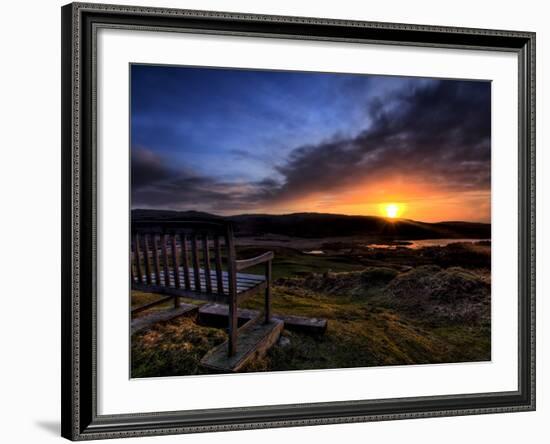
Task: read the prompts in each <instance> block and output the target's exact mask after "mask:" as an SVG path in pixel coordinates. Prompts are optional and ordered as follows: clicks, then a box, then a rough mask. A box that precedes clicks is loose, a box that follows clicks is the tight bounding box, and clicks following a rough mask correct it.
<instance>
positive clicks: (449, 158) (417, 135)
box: [132, 81, 491, 212]
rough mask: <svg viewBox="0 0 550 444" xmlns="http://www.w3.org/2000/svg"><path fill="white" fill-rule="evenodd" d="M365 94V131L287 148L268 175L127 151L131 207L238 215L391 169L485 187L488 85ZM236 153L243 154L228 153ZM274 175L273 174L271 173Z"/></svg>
mask: <svg viewBox="0 0 550 444" xmlns="http://www.w3.org/2000/svg"><path fill="white" fill-rule="evenodd" d="M411 85H416V86H411V87H410V88H409V89H407V90H401V91H399V92H393V93H391V94H390V95H387V96H386V97H384V98H383V100H382V99H381V98H378V99H371V100H370V101H369V103H368V104H367V105H366V115H367V116H368V118H367V119H366V123H365V125H366V128H365V129H364V130H363V131H362V132H360V133H359V134H358V135H357V136H355V137H351V138H342V137H340V138H333V139H331V140H327V141H325V142H323V143H320V144H316V145H305V146H301V147H298V148H296V149H294V150H293V151H291V153H290V155H289V157H288V158H287V159H286V161H285V162H284V163H282V164H279V165H276V166H275V167H274V169H275V172H274V177H268V178H265V179H264V180H262V181H260V182H254V183H233V182H231V183H229V182H224V181H223V180H219V179H217V178H216V177H205V176H200V175H198V174H196V173H194V172H192V171H183V172H182V171H175V170H173V169H171V168H170V166H168V165H167V164H165V163H163V162H162V161H161V159H160V158H159V157H158V156H156V155H155V154H154V153H153V152H152V151H148V150H146V149H143V148H141V149H135V150H134V151H133V154H132V199H133V202H132V204H133V206H134V207H138V206H149V207H164V208H166V207H172V208H189V209H190V208H193V209H200V210H204V211H216V210H217V211H230V212H239V211H244V210H248V209H253V208H257V207H267V206H269V204H270V203H271V204H272V203H278V202H284V201H286V200H291V199H295V198H297V197H303V196H306V195H308V194H310V193H314V192H319V191H337V190H339V189H343V188H346V187H348V186H350V185H356V184H357V183H365V182H366V183H368V182H369V181H371V180H372V181H373V183H374V182H375V181H376V180H378V179H379V178H381V177H385V176H388V175H389V174H391V175H394V174H399V175H402V176H403V177H405V178H406V177H408V176H414V177H416V178H418V177H420V178H424V180H425V181H426V182H427V183H429V184H431V185H432V186H435V187H439V188H441V189H442V190H445V191H456V192H461V191H469V190H489V189H490V179H491V178H490V158H491V85H490V83H489V82H472V81H430V82H423V83H422V84H421V86H420V85H419V84H418V83H416V84H415V83H414V82H413V83H411ZM232 154H233V155H234V156H236V157H240V156H246V155H248V153H247V152H246V151H243V150H233V152H232ZM275 177H276V178H275Z"/></svg>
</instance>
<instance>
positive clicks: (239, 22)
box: [61, 3, 535, 440]
mask: <svg viewBox="0 0 550 444" xmlns="http://www.w3.org/2000/svg"><path fill="white" fill-rule="evenodd" d="M61 14H62V34H61V45H62V66H61V71H62V78H61V82H62V97H61V101H62V127H61V133H62V331H61V335H62V436H64V437H65V438H68V439H71V440H84V439H100V438H118V437H130V436H146V435H161V434H176V433H193V432H208V431H223V430H237V429H252V428H268V427H287V426H301V425H315V424H331V423H346V422H362V421H378V420H389V419H405V418H424V417H434V416H452V415H471V414H484V413H500V412H516V411H527V410H534V409H535V33H533V32H518V31H501V30H487V29H468V28H451V27H440V26H424V25H408V24H395V23H375V22H359V21H351V20H332V19H320V18H304V17H281V16H266V15H252V14H236V13H225V12H210V11H191V10H177V9H163V8H146V7H132V6H117V5H103V4H84V3H82V4H81V3H72V4H68V5H66V6H64V7H63V8H62V10H61ZM99 27H107V28H109V27H117V28H121V27H123V28H126V29H130V30H131V29H137V28H141V29H143V27H146V28H147V29H148V30H169V31H175V32H180V31H186V32H189V31H191V32H193V31H194V32H207V33H214V34H232V35H243V36H262V37H273V38H280V37H285V38H293V39H313V40H321V41H322V40H329V41H332V40H337V41H341V42H356V43H357V42H360V43H377V44H393V45H414V46H425V47H437V48H462V49H480V50H490V51H508V52H513V53H515V54H516V55H517V57H518V62H519V63H518V65H519V76H518V78H519V138H518V159H519V184H518V193H519V208H518V214H519V232H518V238H519V258H518V259H519V268H518V277H519V288H518V292H519V307H518V313H519V329H518V344H519V348H518V359H519V361H518V362H519V370H518V376H519V381H518V390H517V391H510V392H496V393H472V394H467V395H452V396H426V397H414V398H393V399H384V400H364V401H341V402H326V403H313V404H311V403H310V404H296V405H275V406H260V407H239V408H220V409H209V410H192V411H189V410H188V411H175V412H150V413H143V414H120V415H109V416H99V415H98V414H97V409H96V405H97V391H96V372H95V365H96V364H95V351H96V341H95V338H96V330H95V328H96V294H95V292H96V249H97V245H96V211H97V208H96V174H97V164H96V159H95V156H96V146H95V140H96V138H95V120H96V119H95V117H96V116H95V113H96V110H95V81H94V76H95V38H96V30H97V29H98V28H99Z"/></svg>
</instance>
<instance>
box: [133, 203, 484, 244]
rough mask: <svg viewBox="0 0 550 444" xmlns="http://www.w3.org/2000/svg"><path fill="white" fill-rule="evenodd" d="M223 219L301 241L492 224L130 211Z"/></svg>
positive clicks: (446, 231)
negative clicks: (223, 215)
mask: <svg viewBox="0 0 550 444" xmlns="http://www.w3.org/2000/svg"><path fill="white" fill-rule="evenodd" d="M189 219H224V220H229V221H231V222H232V223H233V226H234V230H235V234H236V235H238V236H259V235H262V234H268V233H269V234H278V235H285V236H293V237H303V238H322V237H336V236H358V235H365V236H367V235H368V236H380V237H383V238H387V239H388V238H390V239H443V238H457V239H458V238H472V239H487V238H490V237H491V224H484V223H475V222H459V221H456V222H455V221H453V222H437V223H428V222H417V221H414V220H409V219H397V220H393V221H391V220H388V219H385V218H383V217H377V216H346V215H342V214H324V213H293V214H283V215H273V214H241V215H236V216H227V217H222V216H216V215H213V214H209V213H203V212H198V211H167V210H142V209H135V210H132V220H134V221H139V220H189Z"/></svg>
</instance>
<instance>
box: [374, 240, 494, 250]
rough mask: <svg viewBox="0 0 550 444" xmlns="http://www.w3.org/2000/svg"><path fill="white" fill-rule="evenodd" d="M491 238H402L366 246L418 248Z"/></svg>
mask: <svg viewBox="0 0 550 444" xmlns="http://www.w3.org/2000/svg"><path fill="white" fill-rule="evenodd" d="M490 241H491V239H420V240H403V241H396V242H390V243H372V244H367V245H366V246H368V247H370V248H386V249H396V248H403V247H406V248H410V249H412V250H418V249H419V248H424V247H445V246H447V245H449V244H456V243H474V242H490Z"/></svg>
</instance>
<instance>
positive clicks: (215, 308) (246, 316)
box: [197, 304, 328, 335]
mask: <svg viewBox="0 0 550 444" xmlns="http://www.w3.org/2000/svg"><path fill="white" fill-rule="evenodd" d="M228 311H229V308H228V306H227V305H226V304H206V305H203V306H202V307H200V308H199V315H198V317H197V321H198V322H199V323H201V324H203V325H208V326H211V327H220V328H225V327H227V313H228ZM259 315H260V312H259V311H257V310H248V309H245V308H239V309H238V310H237V317H238V319H239V325H242V324H244V323H245V322H247V321H249V320H251V319H255V318H257V317H258V316H259ZM272 317H273V318H274V319H278V320H281V321H283V322H284V323H285V328H286V329H287V330H291V331H298V332H302V333H310V334H318V335H322V334H324V333H325V331H326V330H327V325H328V322H327V320H326V319H321V318H307V317H304V316H292V315H278V314H274V315H273V316H272Z"/></svg>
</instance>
